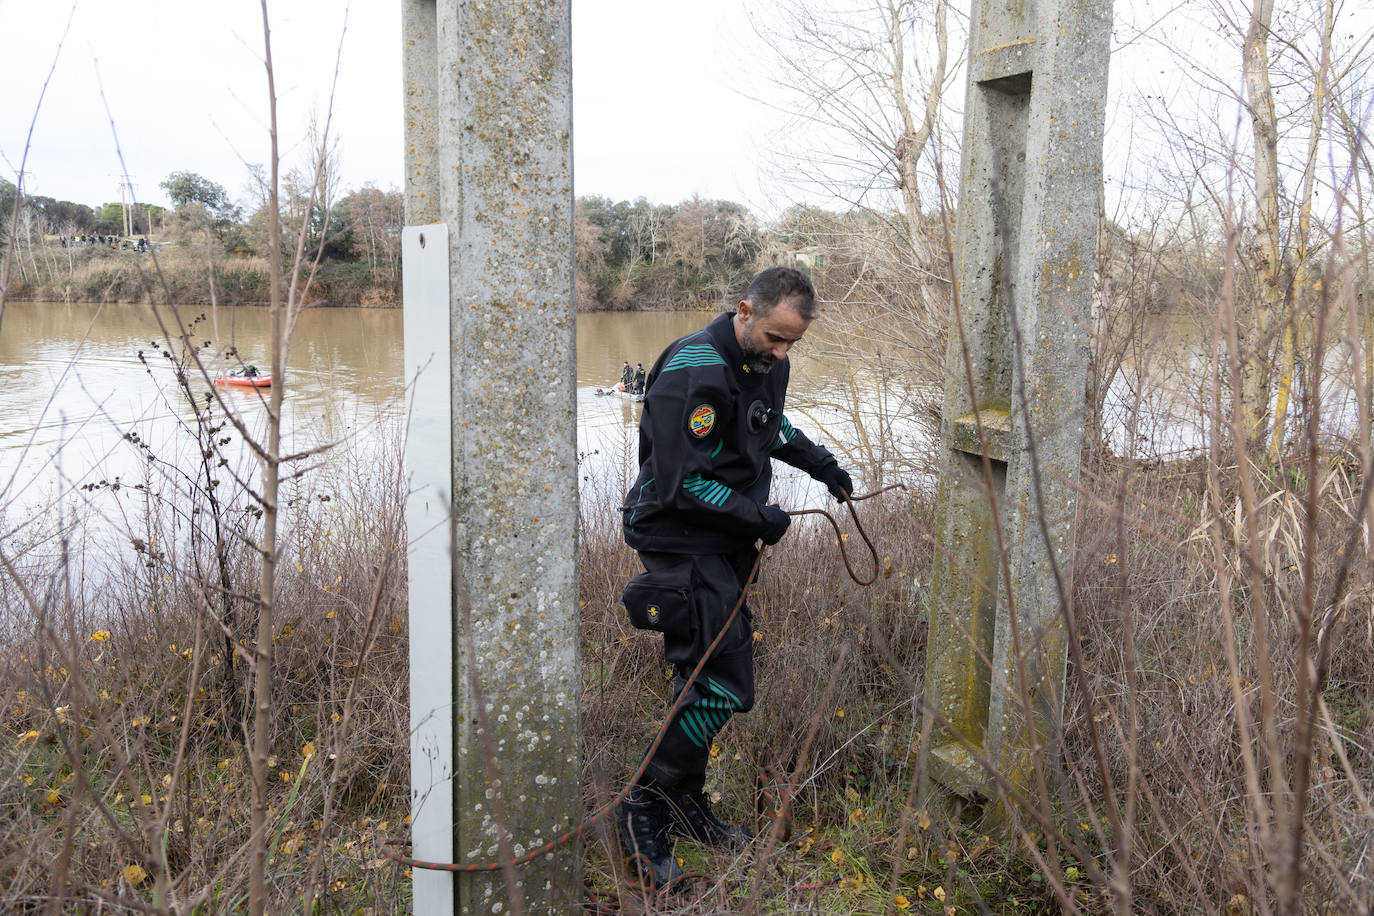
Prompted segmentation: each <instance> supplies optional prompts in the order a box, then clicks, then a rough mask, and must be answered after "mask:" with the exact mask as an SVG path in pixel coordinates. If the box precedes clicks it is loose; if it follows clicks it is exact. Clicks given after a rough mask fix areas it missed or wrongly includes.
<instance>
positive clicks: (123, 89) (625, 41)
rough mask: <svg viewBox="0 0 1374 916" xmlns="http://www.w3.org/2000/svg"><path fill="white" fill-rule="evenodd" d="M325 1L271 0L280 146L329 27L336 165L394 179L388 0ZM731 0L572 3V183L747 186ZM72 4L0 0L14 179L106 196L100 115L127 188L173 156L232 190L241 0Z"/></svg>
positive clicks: (297, 132)
mask: <svg viewBox="0 0 1374 916" xmlns="http://www.w3.org/2000/svg"><path fill="white" fill-rule="evenodd" d="M344 7H345V4H344V3H343V2H342V0H275V2H273V3H272V4H271V5H270V16H271V23H272V29H273V38H272V44H273V56H274V64H275V68H274V69H275V72H276V81H277V93H278V97H279V105H280V113H279V115H278V119H279V123H280V124H281V130H282V135H283V161H284V162H285V163H287V164H288V165H289V164H290V163H291V162H292V161H300V159H301V158H302V156H303V155H304V154H303V152H302V149H301V145H300V143H301V139H302V137H303V136H304V129H305V125H306V123H307V121H308V119H309V117H310V113H311V112H312V110H313V111H318V112H321V113H323V112H324V110H325V107H326V104H327V101H328V95H329V82H330V79H331V77H332V74H333V71H334V62H335V56H336V51H337V50H338V48H339V36H340V34H343V35H344V37H343V44H342V59H341V61H340V64H339V83H338V91H337V98H336V101H335V106H334V107H335V113H334V117H335V120H334V128H333V133H334V134H335V135H336V136H337V137H338V138H339V140H340V150H341V153H342V163H341V165H342V171H343V181H344V184H345V186H347V187H358V186H361V185H363V184H366V183H368V182H371V183H374V184H376V185H377V186H379V187H382V188H387V187H399V186H400V184H401V176H402V157H401V153H402V120H401V111H402V84H401V46H400V21H401V6H400V0H361V2H354V3H352V4H351V8H350V9H349V12H348V23H347V31H346V33H345V32H344V31H343V30H344V15H343V14H344ZM740 7H741V4H740V3H738V2H737V0H693V2H690V3H685V2H684V3H678V2H673V3H667V2H649V0H578V2H576V3H575V4H574V5H573V9H574V13H573V16H574V18H573V67H574V97H575V122H574V156H575V164H574V170H575V171H574V179H575V183H576V192H577V194H578V195H585V194H603V195H606V196H608V197H611V198H614V199H617V200H620V199H634V198H635V197H639V196H645V197H648V198H649V199H650V200H652V201H655V202H659V203H676V202H678V201H680V200H682V199H685V198H687V197H690V196H691V195H692V194H694V193H696V194H701V195H702V196H704V197H713V198H714V197H719V198H728V199H733V200H739V201H742V202H746V203H749V204H751V205H757V203H758V201H757V198H758V195H759V192H758V186H757V180H756V161H757V156H756V155H755V152H756V150H755V147H754V146H753V143H754V139H753V129H752V128H751V123H752V122H753V121H754V120H756V119H757V117H758V112H757V111H756V110H755V111H751V109H752V107H753V106H752V103H749V102H747V101H746V100H745V99H744V98H743V97H742V96H740V95H739V94H737V93H735V92H734V91H733V90H732V89H731V88H730V87H729V85H728V81H729V79H730V77H731V74H734V73H737V72H738V68H732V67H731V66H730V65H729V64H730V62H729V60H728V59H727V57H728V55H730V54H731V50H730V48H731V47H737V46H738V42H737V40H736V39H738V37H739V36H740V35H741V34H742V31H747V28H748V26H747V24H745V23H744V22H743V19H742V13H741V11H740ZM72 9H73V4H72V3H71V2H70V0H42V2H34V0H0V35H3V36H4V50H3V52H0V85H2V86H3V87H4V99H5V100H4V103H3V105H0V174H3V175H4V177H5V178H7V179H9V180H10V181H13V180H14V179H15V174H16V172H17V171H18V170H19V168H20V164H21V160H23V159H24V155H25V146H26V137H27V135H28V133H29V126H30V122H31V121H32V119H33V117H34V111H35V109H36V108H37V109H38V118H37V123H36V125H35V126H34V128H33V138H32V142H31V143H30V144H28V157H27V162H26V163H25V164H24V166H23V168H24V170H25V171H26V172H27V173H28V178H27V180H26V182H25V183H26V187H27V188H28V191H29V193H31V194H40V195H47V196H50V197H56V198H59V199H65V200H72V201H76V202H78V203H85V204H90V205H93V206H94V205H98V204H100V203H104V202H108V201H117V200H119V187H120V178H119V176H120V174H121V172H122V171H124V169H123V168H121V165H120V161H119V157H118V155H117V154H116V146H115V139H114V137H115V134H116V133H117V135H118V139H119V147H120V149H121V150H122V152H123V157H124V166H125V167H127V171H128V173H129V175H130V176H131V177H132V180H133V183H134V185H135V193H136V195H137V197H138V198H139V199H140V200H146V201H150V202H153V203H166V196H165V194H164V192H163V191H162V189H161V188H160V187H158V183H159V182H160V181H162V180H163V179H164V178H165V177H166V176H167V174H168V173H170V172H173V171H177V170H182V169H187V170H190V171H194V172H199V173H200V174H202V175H204V176H206V177H208V178H210V179H212V180H214V181H217V182H219V183H220V184H222V185H224V186H225V187H226V188H227V189H228V190H229V191H230V193H231V194H232V195H234V196H235V197H242V196H245V195H244V188H245V185H246V179H247V170H246V165H245V164H246V163H261V162H264V161H265V160H266V158H267V151H268V146H267V128H266V123H265V115H264V112H265V108H266V106H265V99H266V94H267V93H266V82H265V78H264V69H263V66H262V43H263V42H262V20H261V14H260V9H259V5H258V4H257V3H255V2H252V0H235V2H221V3H201V2H187V0H140V2H110V0H78V2H77V3H76V4H75V14H74V15H72ZM69 15H70V18H71V27H70V31H69V32H68V34H67V36H66V41H65V43H63V42H62V35H63V30H64V28H65V27H66V24H67V21H68V17H69ZM59 45H61V52H60V55H59V54H58V48H59ZM55 56H57V66H56V69H55V71H54V72H53V74H52V77H51V80H49V81H48V85H47V89H46V93H45V94H43V99H42V105H41V108H39V97H40V93H44V88H43V87H44V82H45V80H48V71H49V69H50V68H52V66H53V60H54V57H55ZM102 95H103V97H102ZM107 108H108V111H107ZM112 121H113V128H112V126H111V122H112ZM289 143H294V144H295V145H294V146H289V145H287V144H289Z"/></svg>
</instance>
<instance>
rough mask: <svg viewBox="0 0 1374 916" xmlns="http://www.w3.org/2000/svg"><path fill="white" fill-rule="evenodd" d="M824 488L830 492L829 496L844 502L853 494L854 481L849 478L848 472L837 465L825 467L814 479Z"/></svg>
mask: <svg viewBox="0 0 1374 916" xmlns="http://www.w3.org/2000/svg"><path fill="white" fill-rule="evenodd" d="M816 479H817V480H819V481H820V482H821V483H823V484H825V488H826V489H827V490H829V491H830V495H831V496H833V497H835V498H836V499H838V500H839V501H840V502H844V501H846V500H847V499H849V497H850V496H852V495H853V493H854V481H853V480H852V479H851V478H850V476H849V472H848V471H846V470H845V469H844V468H842V467H840V466H839V465H838V464H832V465H830V466H828V467H826V468H825V469H824V470H822V471H821V473H820V474H819V475H818V476H817V477H816Z"/></svg>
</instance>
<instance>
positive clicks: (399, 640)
mask: <svg viewBox="0 0 1374 916" xmlns="http://www.w3.org/2000/svg"><path fill="white" fill-rule="evenodd" d="M390 435H391V438H392V440H393V442H392V445H391V447H390V448H389V449H388V448H383V449H382V450H381V454H382V455H383V456H384V460H382V461H380V462H376V463H372V464H370V465H369V466H368V468H367V469H366V471H363V470H361V469H357V468H354V469H352V471H349V469H348V468H347V467H345V468H343V469H342V470H341V471H339V472H336V473H334V474H332V475H325V474H324V473H323V472H321V473H319V474H317V475H316V476H314V477H302V478H301V479H300V480H299V481H298V482H297V483H296V485H294V486H293V487H291V488H290V489H289V491H288V495H287V497H286V498H287V501H288V503H289V507H288V508H287V509H286V515H287V517H288V519H289V530H290V532H291V537H290V539H289V542H288V543H286V544H284V545H283V546H282V547H281V559H282V563H281V567H282V572H281V577H280V585H279V592H278V614H277V619H276V624H275V627H274V631H273V636H272V641H273V649H274V652H275V656H276V657H275V662H276V664H275V671H276V692H275V696H276V706H275V708H276V713H277V714H276V715H275V716H274V717H273V719H272V728H271V731H270V735H269V737H270V742H271V756H270V757H269V759H268V767H269V770H270V774H271V776H270V780H269V782H268V787H267V792H268V812H269V823H270V826H271V836H270V839H269V843H270V851H269V857H268V876H269V887H270V892H269V899H270V901H271V904H270V908H271V909H272V910H274V911H286V910H293V909H294V910H300V909H302V908H306V909H308V908H310V907H313V906H317V905H327V906H335V907H339V908H341V909H343V910H347V911H353V910H355V909H357V908H359V907H369V908H373V909H374V911H376V912H396V911H401V910H403V909H404V902H405V891H404V887H405V886H406V883H407V882H406V881H405V878H404V876H403V875H402V874H401V872H400V869H399V868H398V867H396V866H394V865H392V864H390V863H388V862H386V861H385V860H383V859H382V857H381V854H380V852H379V851H378V844H379V842H380V840H379V838H380V837H381V836H382V835H384V834H391V833H396V832H399V831H401V830H402V829H403V822H404V820H405V817H406V814H407V807H406V806H407V793H406V784H407V780H408V754H407V748H408V742H407V735H406V728H407V726H406V723H407V721H408V717H407V713H406V708H407V700H406V679H405V678H404V677H403V676H399V675H400V674H401V673H403V672H404V669H405V652H406V640H405V635H404V634H405V632H406V605H405V590H404V581H405V570H404V560H403V558H404V550H403V540H404V534H403V516H402V512H401V506H402V504H403V490H402V485H401V482H400V481H401V474H400V468H399V453H400V448H399V442H398V436H396V434H395V431H394V430H393V431H392V433H391V434H390ZM149 476H150V481H149V482H148V483H147V484H146V486H147V489H148V492H149V499H148V500H146V501H144V502H142V505H144V506H148V507H156V508H157V511H151V510H150V511H146V512H144V513H142V514H141V515H140V516H139V517H138V518H137V519H136V525H135V527H133V528H131V529H130V530H129V532H128V536H127V540H126V541H125V544H126V548H125V549H124V550H123V551H121V552H120V554H119V556H118V557H117V558H110V559H107V561H106V562H105V564H104V567H103V569H102V571H101V574H100V577H99V578H98V579H87V580H86V581H84V582H83V581H82V580H81V579H80V578H79V577H77V576H75V575H73V572H74V570H73V566H72V562H71V558H72V556H73V554H74V553H75V550H74V548H75V547H76V546H77V545H74V544H65V545H64V546H65V547H66V548H67V549H65V550H62V551H58V552H57V553H56V555H55V556H54V555H52V554H49V555H48V556H47V557H45V558H43V559H41V560H38V559H34V558H33V557H34V556H35V554H29V555H26V556H18V557H16V556H13V555H12V554H11V553H10V552H9V551H8V550H6V551H4V556H3V561H4V565H5V572H6V573H7V575H5V576H4V577H3V593H4V598H5V601H6V607H7V608H8V609H9V612H10V613H9V614H8V615H7V616H6V622H5V623H6V625H5V628H4V633H3V635H2V636H0V639H3V641H4V645H3V651H0V657H2V658H4V660H5V661H4V665H3V668H0V700H3V715H4V721H5V733H6V738H5V740H4V742H3V744H0V766H3V767H4V770H5V773H6V779H5V780H4V781H3V782H0V799H3V801H0V804H3V807H4V810H5V811H6V812H7V817H6V819H5V822H4V827H3V833H2V835H0V888H3V890H2V891H0V901H3V908H4V909H7V910H11V911H12V910H17V909H24V908H30V907H40V908H42V907H57V908H58V909H60V910H61V911H64V912H72V911H98V910H100V909H101V908H102V907H116V908H119V907H133V908H135V909H144V908H146V907H148V906H152V907H153V909H154V910H156V911H159V912H162V911H166V912H172V911H175V912H196V911H199V912H221V911H227V910H235V909H239V908H241V907H242V905H243V903H244V896H243V895H244V888H245V887H246V885H247V869H248V857H247V855H246V851H247V850H248V849H250V848H251V846H252V843H251V838H250V836H249V829H248V822H247V819H246V818H245V816H244V815H245V811H246V802H247V794H248V785H247V782H248V778H249V776H248V773H249V769H248V760H247V754H246V752H245V733H246V731H247V729H248V723H249V721H250V718H249V717H250V714H251V709H250V708H249V706H248V703H247V699H246V698H247V697H248V695H249V692H250V681H249V674H250V672H251V670H252V664H251V658H252V655H253V650H254V637H253V633H254V627H253V623H254V615H255V606H254V594H255V591H256V576H257V569H256V564H255V563H254V562H253V552H254V549H255V546H256V544H257V542H258V539H259V538H260V537H261V527H260V523H259V522H258V521H257V519H256V516H255V515H254V514H253V513H252V512H248V513H247V517H248V519H249V521H247V522H245V523H242V524H239V525H238V526H237V528H236V530H235V531H234V532H233V534H232V536H230V537H229V549H228V551H227V553H228V555H227V556H226V557H223V558H221V557H220V556H217V550H216V544H215V540H214V538H213V537H211V536H209V531H210V529H211V528H212V527H213V526H212V525H211V523H210V522H209V520H208V516H209V515H210V510H209V509H208V506H207V503H206V502H205V500H204V499H203V493H199V492H196V491H194V490H193V492H194V493H195V495H194V496H193V497H188V496H187V495H186V490H185V489H184V488H181V489H178V488H177V487H176V486H175V483H176V481H175V480H172V479H164V478H161V477H159V476H158V475H157V474H150V475H149ZM133 486H142V485H139V484H134V485H133ZM211 489H212V490H214V491H220V495H221V497H222V501H221V503H220V504H219V510H218V511H219V512H220V513H221V516H222V518H223V519H224V520H228V519H230V518H232V517H234V516H236V515H242V514H244V513H243V512H242V511H241V510H243V509H244V508H245V506H249V505H251V503H249V502H248V501H247V499H246V496H245V495H244V494H243V492H242V491H239V492H238V494H237V495H234V494H233V493H232V492H231V491H233V490H234V489H235V487H234V484H233V481H232V479H230V478H228V477H225V478H223V479H222V483H221V484H220V485H219V486H215V487H212V488H211ZM115 495H116V494H113V493H109V492H100V491H97V492H93V493H91V494H90V495H89V498H90V499H91V500H92V501H93V502H95V503H97V504H99V503H101V502H102V501H108V500H112V499H113V498H114V496H115ZM226 527H228V526H227V525H226ZM56 537H58V538H59V539H61V538H63V537H64V535H62V534H61V533H60V532H59V533H58V534H57V535H56ZM221 562H223V564H224V565H223V574H222V575H221ZM226 597H227V598H229V599H230V602H231V604H230V610H229V612H228V613H226V612H225V603H224V599H225V598H226Z"/></svg>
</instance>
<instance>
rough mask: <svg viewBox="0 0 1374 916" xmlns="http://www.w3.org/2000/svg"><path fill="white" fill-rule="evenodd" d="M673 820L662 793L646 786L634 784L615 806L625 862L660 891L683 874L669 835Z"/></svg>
mask: <svg viewBox="0 0 1374 916" xmlns="http://www.w3.org/2000/svg"><path fill="white" fill-rule="evenodd" d="M670 820H671V814H670V813H669V809H668V802H667V801H666V800H665V799H664V797H663V795H662V793H660V792H659V791H658V790H657V789H655V788H651V787H647V786H638V785H637V786H633V787H632V788H631V789H630V794H629V795H627V796H625V800H624V801H622V802H621V803H620V804H619V805H617V806H616V808H615V828H616V832H617V833H618V834H619V835H620V849H621V852H622V853H624V855H625V861H626V862H627V863H628V864H630V865H633V866H634V867H635V869H636V871H637V872H638V873H639V879H640V880H641V881H643V882H644V883H645V884H647V885H648V886H650V887H652V888H655V889H657V890H667V889H668V888H670V887H672V886H673V885H674V884H675V883H676V882H677V881H678V880H679V879H680V878H681V877H682V869H681V868H679V867H678V864H677V860H676V859H674V858H673V841H672V840H671V839H669V837H668V824H669V821H670Z"/></svg>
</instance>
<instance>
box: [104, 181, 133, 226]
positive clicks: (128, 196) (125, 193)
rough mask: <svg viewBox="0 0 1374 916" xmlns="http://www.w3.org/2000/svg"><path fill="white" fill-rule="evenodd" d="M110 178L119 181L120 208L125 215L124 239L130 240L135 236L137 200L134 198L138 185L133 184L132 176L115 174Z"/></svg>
mask: <svg viewBox="0 0 1374 916" xmlns="http://www.w3.org/2000/svg"><path fill="white" fill-rule="evenodd" d="M110 177H112V178H118V179H119V207H120V210H121V211H122V215H123V230H124V235H123V237H124V238H128V237H129V236H131V235H133V234H134V221H133V219H134V218H133V207H134V201H135V200H136V199H137V198H135V197H134V188H135V187H136V185H135V184H134V183H133V182H134V179H133V176H132V175H125V174H123V173H115V174H112V175H111V176H110Z"/></svg>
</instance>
